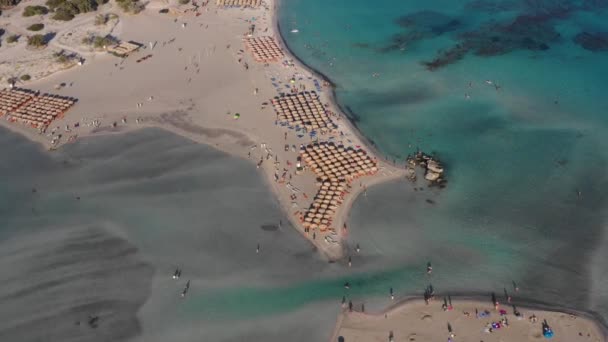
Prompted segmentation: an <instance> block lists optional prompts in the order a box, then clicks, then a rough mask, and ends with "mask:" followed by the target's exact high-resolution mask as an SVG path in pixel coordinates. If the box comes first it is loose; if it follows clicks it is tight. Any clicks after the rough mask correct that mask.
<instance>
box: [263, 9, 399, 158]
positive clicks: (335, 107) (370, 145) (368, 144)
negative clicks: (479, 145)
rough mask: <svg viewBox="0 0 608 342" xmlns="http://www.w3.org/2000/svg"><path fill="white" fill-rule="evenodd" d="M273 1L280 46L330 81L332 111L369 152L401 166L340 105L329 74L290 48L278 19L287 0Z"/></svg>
mask: <svg viewBox="0 0 608 342" xmlns="http://www.w3.org/2000/svg"><path fill="white" fill-rule="evenodd" d="M272 1H274V2H276V6H274V8H273V11H274V13H273V16H272V18H273V21H274V22H273V28H274V31H275V32H276V36H277V41H278V43H279V47H280V48H281V49H282V50H283V51H284V53H285V55H286V56H288V57H289V58H290V59H292V60H293V61H294V64H295V65H297V66H299V67H300V68H302V69H304V70H306V71H308V72H309V73H311V74H313V75H315V76H317V77H318V78H320V79H322V80H323V81H326V82H327V83H329V87H328V88H329V89H330V90H331V91H330V92H329V95H328V98H327V100H328V102H329V104H330V106H331V109H332V111H334V112H335V113H337V114H338V115H339V116H340V117H341V118H343V119H345V120H344V122H346V125H347V126H348V127H349V128H350V131H351V132H352V133H353V134H355V135H356V136H357V138H358V139H359V140H361V142H362V143H363V146H365V148H366V149H367V150H369V152H370V153H371V154H373V155H374V156H375V157H376V158H378V159H379V160H382V161H383V162H384V163H386V164H388V165H391V166H393V167H396V168H398V167H399V166H397V165H396V164H395V163H393V162H392V161H390V160H389V159H387V157H386V155H385V154H383V153H381V152H380V150H379V149H378V146H376V144H375V143H374V141H373V140H371V139H369V138H368V137H366V136H365V135H364V134H363V132H361V130H360V129H359V127H358V126H357V123H356V122H355V121H354V120H353V119H352V118H351V117H350V116H349V115H348V114H346V113H347V111H346V110H345V109H344V108H343V107H342V106H341V105H340V102H338V100H337V98H336V85H335V83H334V82H333V81H332V80H331V79H330V78H329V77H328V76H327V75H325V74H323V73H322V72H321V71H319V70H317V69H315V68H313V67H312V66H310V65H308V64H306V63H305V62H304V61H303V60H301V59H300V58H299V57H298V56H297V55H296V54H295V53H294V52H293V51H292V50H291V49H290V48H289V46H288V45H287V43H286V41H285V38H284V36H283V33H282V31H281V25H280V23H279V19H278V17H279V10H280V7H281V6H282V3H281V2H282V1H285V0H272Z"/></svg>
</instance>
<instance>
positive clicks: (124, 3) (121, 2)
mask: <svg viewBox="0 0 608 342" xmlns="http://www.w3.org/2000/svg"><path fill="white" fill-rule="evenodd" d="M116 3H117V4H118V6H119V7H120V8H121V9H122V10H123V11H125V12H127V13H133V14H137V13H139V12H141V11H142V10H143V9H144V5H142V4H141V3H140V2H139V1H138V0H116Z"/></svg>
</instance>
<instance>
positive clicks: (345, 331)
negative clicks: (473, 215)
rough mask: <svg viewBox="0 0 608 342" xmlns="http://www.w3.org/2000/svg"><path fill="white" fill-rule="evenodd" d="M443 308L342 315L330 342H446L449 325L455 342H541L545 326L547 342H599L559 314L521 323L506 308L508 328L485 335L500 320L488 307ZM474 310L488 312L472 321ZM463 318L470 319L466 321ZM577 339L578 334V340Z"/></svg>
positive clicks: (577, 319)
mask: <svg viewBox="0 0 608 342" xmlns="http://www.w3.org/2000/svg"><path fill="white" fill-rule="evenodd" d="M442 304H443V302H438V301H434V302H431V304H429V305H426V304H425V303H424V301H423V300H421V299H420V300H408V301H406V302H405V303H404V304H401V305H398V306H397V307H395V308H393V309H390V310H388V311H386V312H383V313H378V314H364V313H360V312H352V313H349V312H347V311H346V312H344V313H343V314H341V315H340V317H339V319H338V324H337V326H336V330H335V333H334V337H332V341H338V337H340V336H342V337H343V338H344V341H345V342H368V341H369V342H372V341H389V334H390V332H391V331H392V332H393V334H394V341H417V342H430V341H447V340H448V338H449V337H450V332H449V331H448V324H449V325H450V326H451V328H452V333H453V334H454V337H453V340H454V341H455V342H456V341H468V342H477V341H484V342H490V341H501V342H523V341H542V340H546V339H545V338H544V337H543V336H542V322H543V320H547V323H548V324H549V326H550V328H551V329H552V330H553V332H554V337H553V338H552V339H551V340H550V341H564V342H566V341H567V342H574V341H593V342H599V341H604V338H605V336H604V333H603V331H602V330H601V329H600V327H599V326H598V325H597V324H596V323H595V322H594V321H593V320H591V319H589V318H586V317H581V316H576V315H573V314H567V313H563V312H553V311H544V310H536V309H528V308H518V309H517V310H518V311H519V312H520V313H521V314H522V318H521V319H518V318H517V317H515V315H514V314H513V309H512V308H511V307H510V306H507V307H504V308H502V309H504V310H506V311H507V314H506V315H505V316H504V317H505V318H506V319H507V321H508V326H507V327H502V328H499V329H495V330H493V332H492V333H490V332H486V331H485V329H486V326H487V325H488V323H490V324H491V323H492V322H499V321H500V320H501V317H500V314H499V312H497V311H495V310H494V307H493V306H492V305H491V301H489V300H488V301H487V302H481V301H475V300H464V299H456V300H452V304H453V310H451V311H444V310H443V309H442ZM475 309H477V310H478V311H479V312H483V311H485V310H487V311H489V312H490V314H489V316H488V317H484V318H475ZM465 312H468V313H469V315H465ZM533 315H535V316H536V318H537V320H536V322H534V323H533V322H532V321H531V320H530V317H531V316H533ZM579 333H580V334H579Z"/></svg>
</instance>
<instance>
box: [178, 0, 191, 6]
mask: <svg viewBox="0 0 608 342" xmlns="http://www.w3.org/2000/svg"><path fill="white" fill-rule="evenodd" d="M179 3H180V4H182V5H187V4H188V3H190V0H179Z"/></svg>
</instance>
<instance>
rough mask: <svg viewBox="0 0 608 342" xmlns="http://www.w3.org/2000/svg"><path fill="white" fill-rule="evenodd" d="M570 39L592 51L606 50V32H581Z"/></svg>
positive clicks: (607, 43)
mask: <svg viewBox="0 0 608 342" xmlns="http://www.w3.org/2000/svg"><path fill="white" fill-rule="evenodd" d="M572 40H573V41H574V43H575V44H577V45H579V46H580V47H582V48H583V49H585V50H589V51H593V52H602V51H608V32H595V33H590V32H581V33H579V34H577V35H576V36H575V37H574V38H573V39H572Z"/></svg>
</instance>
